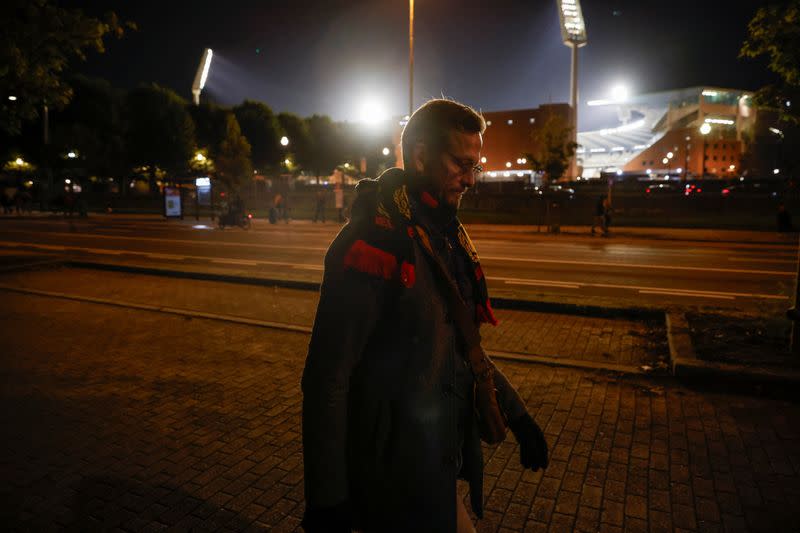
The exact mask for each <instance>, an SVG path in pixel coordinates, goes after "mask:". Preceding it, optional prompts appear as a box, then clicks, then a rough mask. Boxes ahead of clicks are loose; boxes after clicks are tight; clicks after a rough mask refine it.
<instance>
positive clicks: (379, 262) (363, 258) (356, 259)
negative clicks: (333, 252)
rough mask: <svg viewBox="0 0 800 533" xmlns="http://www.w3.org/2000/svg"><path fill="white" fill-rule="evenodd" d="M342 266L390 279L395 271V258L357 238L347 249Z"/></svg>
mask: <svg viewBox="0 0 800 533" xmlns="http://www.w3.org/2000/svg"><path fill="white" fill-rule="evenodd" d="M344 268H345V269H347V268H352V269H353V270H356V271H358V272H364V273H365V274H370V275H373V276H379V277H382V278H383V279H386V280H390V279H392V277H394V275H395V273H396V272H397V258H396V257H395V256H393V255H392V254H390V253H388V252H384V251H383V250H379V249H378V248H375V247H374V246H370V245H369V244H367V243H366V242H364V241H363V240H361V239H359V240H357V241H356V242H354V243H353V245H352V246H350V249H349V250H347V254H345V256H344Z"/></svg>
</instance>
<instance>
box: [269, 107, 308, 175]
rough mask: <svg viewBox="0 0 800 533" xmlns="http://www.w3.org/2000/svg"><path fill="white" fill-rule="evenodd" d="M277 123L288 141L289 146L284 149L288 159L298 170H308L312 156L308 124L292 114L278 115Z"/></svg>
mask: <svg viewBox="0 0 800 533" xmlns="http://www.w3.org/2000/svg"><path fill="white" fill-rule="evenodd" d="M278 123H279V124H280V127H281V129H282V130H283V132H284V133H285V134H286V137H287V138H288V139H289V146H288V147H287V148H286V150H287V155H288V156H289V158H290V159H291V160H292V161H294V163H295V164H296V165H297V166H298V167H299V168H303V169H307V168H310V167H311V162H312V161H313V154H312V150H311V133H310V132H309V130H308V123H307V122H305V121H304V120H303V119H302V118H300V117H298V116H297V115H295V114H293V113H280V114H279V115H278Z"/></svg>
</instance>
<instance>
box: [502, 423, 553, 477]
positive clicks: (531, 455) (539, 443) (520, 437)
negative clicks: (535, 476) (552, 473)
mask: <svg viewBox="0 0 800 533" xmlns="http://www.w3.org/2000/svg"><path fill="white" fill-rule="evenodd" d="M508 426H509V427H510V428H511V431H512V432H513V433H514V437H516V439H517V442H518V443H519V462H520V463H522V466H524V467H525V468H530V469H531V470H533V471H534V472H536V471H537V470H539V469H540V468H542V469H545V468H547V465H548V464H549V460H548V458H547V441H546V440H544V433H542V430H541V428H540V427H539V426H538V425H537V424H536V422H534V421H533V418H531V415H529V414H528V413H525V414H524V415H522V416H520V417H519V418H516V419H514V420H510V421H509V423H508Z"/></svg>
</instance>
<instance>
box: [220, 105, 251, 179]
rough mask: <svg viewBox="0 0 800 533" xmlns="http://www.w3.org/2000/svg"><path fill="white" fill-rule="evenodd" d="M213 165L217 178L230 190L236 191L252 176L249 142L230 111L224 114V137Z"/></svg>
mask: <svg viewBox="0 0 800 533" xmlns="http://www.w3.org/2000/svg"><path fill="white" fill-rule="evenodd" d="M214 165H215V167H216V170H217V179H218V180H219V182H220V183H221V184H222V186H223V187H224V188H225V189H226V190H228V191H230V192H237V191H238V190H239V188H240V187H241V186H242V185H243V184H244V183H245V182H246V181H247V180H248V179H251V178H252V177H253V166H252V164H251V163H250V143H248V142H247V139H246V138H245V137H244V135H242V130H241V128H240V127H239V123H238V122H237V120H236V117H235V116H234V115H233V114H232V113H227V114H226V115H225V139H223V141H222V142H221V143H220V146H219V150H218V151H217V156H216V159H215V160H214Z"/></svg>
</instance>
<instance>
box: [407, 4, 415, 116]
mask: <svg viewBox="0 0 800 533" xmlns="http://www.w3.org/2000/svg"><path fill="white" fill-rule="evenodd" d="M413 112H414V0H408V116H409V117H411V114H412V113H413Z"/></svg>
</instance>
